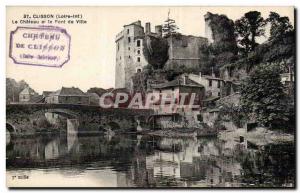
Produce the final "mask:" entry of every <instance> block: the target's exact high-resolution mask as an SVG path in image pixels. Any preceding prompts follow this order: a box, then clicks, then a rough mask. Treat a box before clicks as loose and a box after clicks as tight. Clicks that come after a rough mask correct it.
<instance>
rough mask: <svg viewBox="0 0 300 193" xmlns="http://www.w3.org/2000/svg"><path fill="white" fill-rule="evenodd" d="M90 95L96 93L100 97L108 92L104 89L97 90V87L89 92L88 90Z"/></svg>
mask: <svg viewBox="0 0 300 193" xmlns="http://www.w3.org/2000/svg"><path fill="white" fill-rule="evenodd" d="M87 92H88V93H96V94H97V95H98V96H101V95H102V94H104V93H106V92H107V90H105V89H103V88H97V87H92V88H90V89H89V90H87Z"/></svg>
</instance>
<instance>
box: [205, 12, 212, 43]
mask: <svg viewBox="0 0 300 193" xmlns="http://www.w3.org/2000/svg"><path fill="white" fill-rule="evenodd" d="M211 16H212V13H210V12H207V13H206V14H205V15H204V20H205V37H206V38H207V39H208V43H213V42H214V39H213V33H212V29H211V26H210V23H211V20H210V18H211Z"/></svg>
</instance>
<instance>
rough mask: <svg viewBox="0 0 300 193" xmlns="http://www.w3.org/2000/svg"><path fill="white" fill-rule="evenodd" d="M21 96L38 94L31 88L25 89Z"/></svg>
mask: <svg viewBox="0 0 300 193" xmlns="http://www.w3.org/2000/svg"><path fill="white" fill-rule="evenodd" d="M20 94H30V95H35V94H37V93H36V92H35V91H34V90H33V89H32V88H30V87H26V88H24V89H23V90H22V91H21V92H20Z"/></svg>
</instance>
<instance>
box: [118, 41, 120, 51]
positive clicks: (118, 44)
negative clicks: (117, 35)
mask: <svg viewBox="0 0 300 193" xmlns="http://www.w3.org/2000/svg"><path fill="white" fill-rule="evenodd" d="M117 49H118V51H119V50H120V44H119V42H118V45H117Z"/></svg>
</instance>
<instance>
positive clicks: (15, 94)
mask: <svg viewBox="0 0 300 193" xmlns="http://www.w3.org/2000/svg"><path fill="white" fill-rule="evenodd" d="M28 86H29V85H28V84H27V83H26V82H25V81H24V80H21V81H19V82H17V81H15V80H14V79H13V78H6V102H7V103H9V102H18V101H19V94H20V92H21V91H22V90H23V89H24V88H26V87H28Z"/></svg>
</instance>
